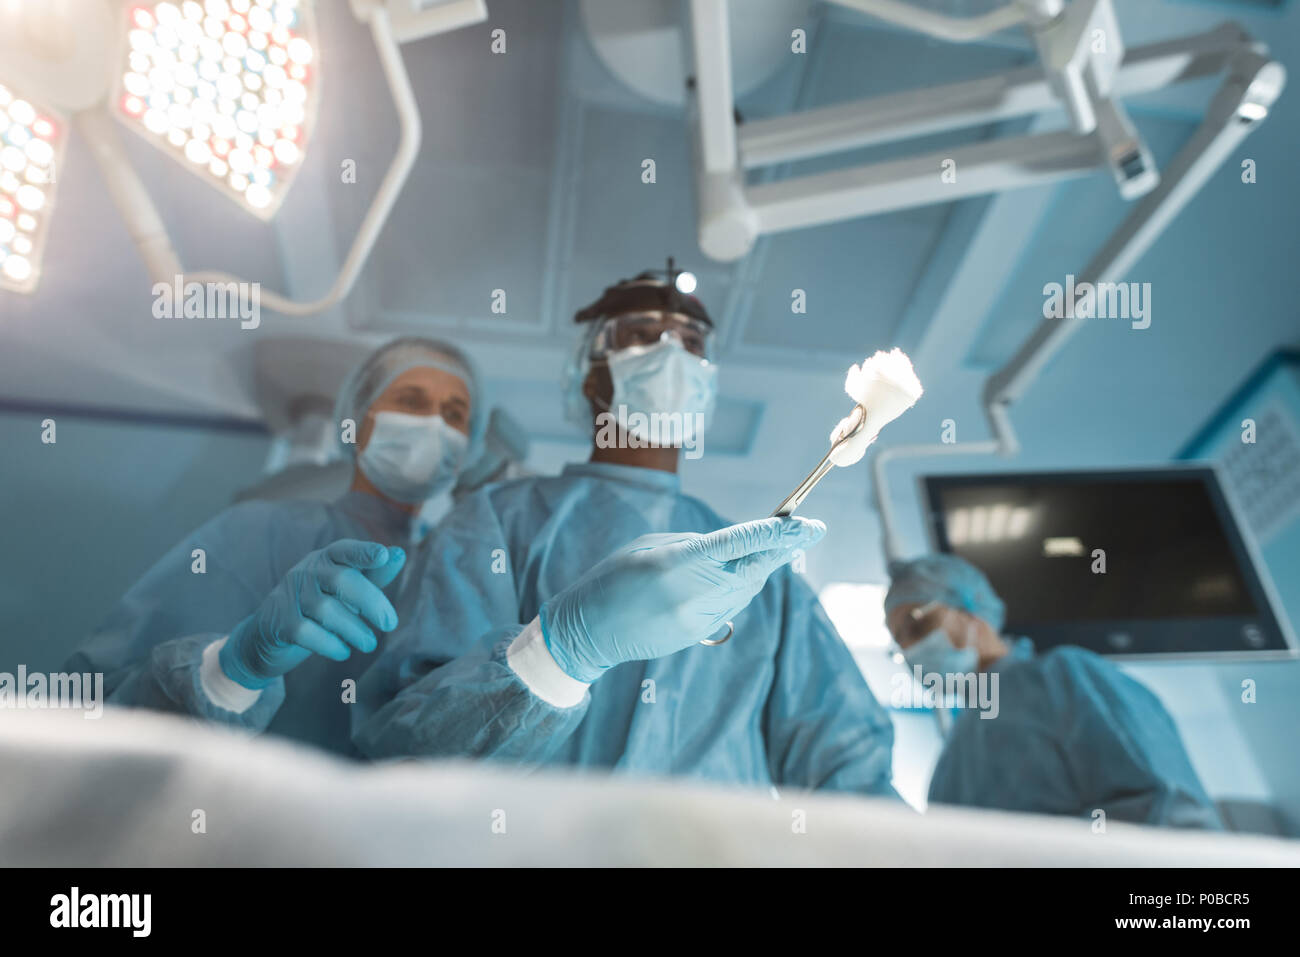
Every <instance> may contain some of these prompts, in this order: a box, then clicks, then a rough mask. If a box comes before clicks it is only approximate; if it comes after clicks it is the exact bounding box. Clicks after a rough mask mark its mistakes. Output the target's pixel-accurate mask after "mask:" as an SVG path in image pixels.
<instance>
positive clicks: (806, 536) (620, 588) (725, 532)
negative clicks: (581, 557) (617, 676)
mask: <svg viewBox="0 0 1300 957" xmlns="http://www.w3.org/2000/svg"><path fill="white" fill-rule="evenodd" d="M825 533H826V526H825V525H823V524H822V523H821V522H818V521H814V520H811V519H806V518H798V517H790V518H764V519H761V520H759V521H756V522H745V523H744V524H742V525H732V526H730V527H729V528H720V529H718V530H717V531H716V532H709V533H708V534H707V535H701V534H696V533H686V534H670V535H643V536H641V537H640V538H638V539H637V540H636V541H634V542H631V543H629V544H628V545H625V546H624V547H623V548H620V549H619V550H618V551H616V552H614V553H613V554H612V555H610V556H608V557H607V558H605V559H604V560H603V561H601V562H599V563H597V564H596V565H595V566H594V567H593V568H592V569H591V571H589V572H587V574H585V575H583V576H582V578H580V579H578V581H577V582H575V583H574V584H573V585H570V586H569V587H568V588H566V589H565V590H564V591H562V592H560V593H559V594H558V595H556V596H555V597H554V598H552V599H551V600H550V601H548V602H546V603H545V604H543V605H542V610H541V624H542V635H543V637H544V638H545V639H546V647H547V648H548V649H549V650H550V652H551V657H553V658H554V659H555V661H556V664H558V665H559V666H560V667H561V668H562V669H563V670H564V671H565V673H566V674H568V675H569V676H570V677H572V678H576V679H577V680H578V681H586V682H588V683H590V682H592V681H595V680H596V679H597V678H598V677H600V676H601V674H603V673H604V672H605V670H606V669H608V668H612V667H613V666H614V665H617V664H621V663H622V662H624V661H645V660H647V659H650V658H660V657H662V656H664V655H671V654H672V653H673V652H675V651H681V650H682V649H683V648H687V647H689V646H691V645H693V644H695V643H696V642H698V641H700V640H701V639H703V638H708V637H709V636H710V635H713V634H714V633H715V632H717V631H719V630H720V629H721V628H722V627H723V625H724V624H725V623H726V622H727V620H728V619H730V618H734V617H735V616H736V615H738V614H739V613H740V612H741V611H742V610H744V608H745V606H746V605H748V604H749V602H750V601H751V600H752V599H753V597H754V596H755V595H757V594H758V593H759V591H760V590H761V589H762V587H763V585H764V583H766V581H767V578H768V576H769V575H771V574H772V572H774V571H776V569H777V568H779V567H780V566H782V565H784V564H785V563H786V562H787V561H789V560H790V557H791V556H792V554H793V553H794V551H795V549H798V548H803V547H806V546H809V545H812V544H813V543H815V542H817V541H818V540H819V539H821V537H822V536H823V535H824V534H825Z"/></svg>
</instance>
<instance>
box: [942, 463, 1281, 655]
mask: <svg viewBox="0 0 1300 957" xmlns="http://www.w3.org/2000/svg"><path fill="white" fill-rule="evenodd" d="M923 481H924V484H925V488H926V497H927V499H928V501H929V505H930V519H931V523H930V524H931V531H932V534H933V536H934V540H935V544H936V545H937V547H938V548H939V550H940V551H946V552H952V553H955V554H957V555H960V556H961V557H962V558H965V559H967V560H968V561H970V562H971V563H973V564H974V565H976V566H978V567H979V568H980V569H982V570H983V571H984V573H985V574H986V575H988V577H989V580H990V581H991V582H992V583H993V586H994V588H996V589H997V591H998V593H999V595H1001V596H1002V599H1003V601H1005V602H1006V606H1007V623H1006V626H1005V631H1007V632H1008V633H1011V634H1024V635H1028V636H1029V637H1031V638H1033V639H1035V641H1036V643H1038V644H1039V645H1040V646H1042V647H1052V646H1055V645H1062V644H1072V645H1082V646H1084V647H1087V648H1091V649H1092V650H1094V651H1097V652H1100V653H1109V654H1189V653H1193V654H1195V653H1206V652H1230V653H1243V652H1285V651H1287V649H1288V647H1289V646H1288V642H1287V638H1286V635H1285V633H1284V631H1283V629H1282V628H1281V627H1280V625H1279V622H1278V619H1277V618H1276V617H1275V615H1274V612H1273V609H1272V607H1271V605H1270V602H1269V600H1268V594H1267V591H1266V589H1265V586H1264V584H1263V581H1262V580H1261V578H1260V577H1259V575H1258V573H1257V570H1256V568H1255V564H1254V562H1253V561H1252V560H1251V557H1250V553H1249V551H1248V549H1247V548H1246V546H1245V543H1244V542H1243V541H1242V539H1241V535H1240V532H1239V530H1238V528H1237V525H1236V522H1235V521H1234V520H1233V518H1232V513H1231V510H1230V509H1229V508H1228V506H1227V503H1226V501H1225V500H1224V498H1223V494H1222V491H1221V490H1220V488H1219V485H1218V482H1217V480H1216V478H1215V475H1214V472H1213V470H1211V469H1199V468H1197V469H1188V468H1170V469H1158V470H1142V471H1140V472H1139V471H1131V472H1071V473H1061V472H1057V473H1052V472H1044V473H1018V474H1009V475H1008V474H1003V475H998V474H987V475H943V476H928V477H926V478H925V479H924V480H923Z"/></svg>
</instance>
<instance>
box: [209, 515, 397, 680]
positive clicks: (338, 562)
mask: <svg viewBox="0 0 1300 957" xmlns="http://www.w3.org/2000/svg"><path fill="white" fill-rule="evenodd" d="M405 562H406V553H405V552H403V551H402V550H401V549H400V548H385V547H384V546H383V545H378V544H376V543H374V542H359V541H355V540H353V539H346V538H345V539H342V540H341V541H337V542H334V543H333V544H331V545H327V546H326V547H324V548H322V549H319V550H318V551H314V552H312V553H310V554H309V555H307V557H306V558H304V559H303V560H302V561H300V562H298V564H297V565H294V566H293V568H291V569H289V571H288V573H287V574H286V575H285V576H284V579H283V580H282V581H281V582H280V584H278V585H276V586H275V588H274V589H273V590H272V591H271V594H269V595H268V596H267V597H266V599H265V600H264V601H263V602H262V605H261V607H260V608H258V610H257V611H255V612H253V614H251V615H249V616H248V617H247V618H245V619H244V620H243V621H241V622H240V623H239V624H238V625H236V626H235V627H234V629H233V630H232V631H231V632H230V637H229V638H228V639H227V640H226V643H225V645H224V646H222V649H221V653H220V655H219V657H218V661H219V662H220V664H221V670H222V671H224V672H225V673H226V676H227V677H228V678H230V679H231V680H233V681H236V682H238V683H239V684H241V685H243V686H244V687H245V688H264V687H266V686H267V685H268V684H270V683H271V682H272V681H274V680H275V679H276V678H278V677H280V676H281V675H283V674H285V673H286V672H288V671H290V670H292V669H293V668H295V667H296V666H297V665H299V664H301V663H302V662H303V661H305V660H306V659H307V658H308V657H309V656H311V655H312V654H318V655H324V656H325V657H326V658H330V659H333V660H334V661H343V660H345V659H346V658H347V657H348V656H349V655H350V654H351V653H352V652H351V648H355V649H357V650H358V651H365V652H370V651H374V650H375V647H376V646H377V645H378V643H379V642H378V640H377V639H376V638H375V634H374V632H373V631H371V630H370V627H368V625H367V622H369V623H370V625H373V626H374V627H376V628H380V629H382V630H383V631H392V630H393V629H394V628H396V627H397V611H396V609H394V608H393V605H392V603H391V602H390V601H389V600H388V598H387V597H386V596H385V595H384V593H383V592H382V591H381V590H380V589H382V588H384V587H385V586H386V585H388V584H389V583H390V582H392V580H393V579H394V578H396V577H397V573H398V572H400V571H401V570H402V565H403V564H404V563H405Z"/></svg>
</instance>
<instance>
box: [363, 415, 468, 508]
mask: <svg viewBox="0 0 1300 957" xmlns="http://www.w3.org/2000/svg"><path fill="white" fill-rule="evenodd" d="M468 449H469V439H467V438H466V437H465V436H464V435H463V434H462V433H460V432H458V431H456V430H455V429H453V428H452V427H451V426H450V425H448V424H447V423H446V422H445V421H443V418H442V416H440V415H408V414H406V413H404V412H376V413H375V425H374V428H373V429H372V430H371V432H370V441H369V442H367V443H366V447H365V448H364V449H362V451H361V455H360V456H359V457H358V459H357V465H358V466H359V467H360V468H361V471H362V473H363V474H364V475H365V476H366V478H368V479H370V481H371V482H372V483H374V486H375V488H377V489H379V491H381V492H383V493H384V494H385V495H387V496H388V497H389V498H391V499H393V500H394V501H397V502H403V503H405V504H408V505H416V504H419V503H420V502H424V501H426V500H428V499H431V498H433V497H434V496H435V495H437V494H439V493H440V492H445V491H446V490H447V489H449V488H451V486H452V483H454V482H455V481H456V476H457V474H458V473H459V472H460V469H461V466H462V465H463V464H464V462H465V453H466V451H467V450H468Z"/></svg>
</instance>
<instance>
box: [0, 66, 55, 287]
mask: <svg viewBox="0 0 1300 957" xmlns="http://www.w3.org/2000/svg"><path fill="white" fill-rule="evenodd" d="M66 130H67V127H66V124H65V123H64V122H63V120H62V119H60V118H57V117H56V116H55V115H54V114H53V112H51V111H49V110H46V109H43V108H41V107H39V106H37V105H36V104H34V103H33V102H32V101H31V100H29V99H26V98H24V97H22V96H20V95H19V94H18V93H17V92H16V91H15V90H13V89H11V88H9V87H8V86H5V85H4V84H3V83H0V289H6V290H10V291H13V292H31V291H32V290H34V289H35V288H36V283H37V281H38V280H39V279H40V272H41V254H42V252H43V250H44V246H45V235H46V232H47V231H48V227H49V222H50V214H51V212H52V211H53V208H54V190H55V186H56V184H57V175H56V170H57V169H58V166H59V164H60V163H61V162H62V161H63V146H64V143H65V142H66V140H67V134H66Z"/></svg>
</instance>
